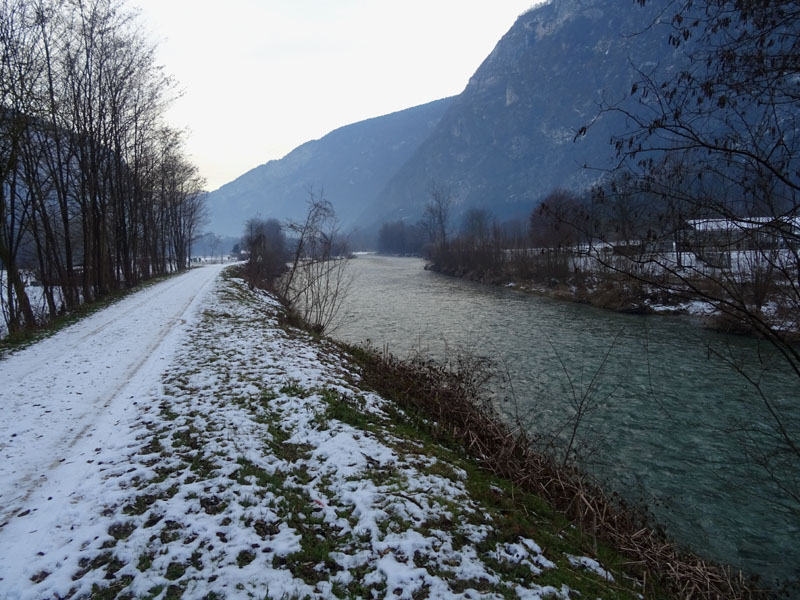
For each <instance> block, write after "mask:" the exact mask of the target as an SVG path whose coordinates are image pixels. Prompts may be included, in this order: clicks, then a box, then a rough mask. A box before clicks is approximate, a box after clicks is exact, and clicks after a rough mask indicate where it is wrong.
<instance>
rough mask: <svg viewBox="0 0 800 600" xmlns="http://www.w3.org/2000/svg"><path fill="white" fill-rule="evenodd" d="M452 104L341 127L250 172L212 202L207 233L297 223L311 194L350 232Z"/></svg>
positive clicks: (215, 195)
mask: <svg viewBox="0 0 800 600" xmlns="http://www.w3.org/2000/svg"><path fill="white" fill-rule="evenodd" d="M450 102H451V99H443V100H437V101H435V102H430V103H428V104H423V105H421V106H417V107H414V108H409V109H407V110H403V111H400V112H396V113H392V114H390V115H386V116H382V117H376V118H374V119H368V120H366V121H361V122H359V123H355V124H352V125H347V126H345V127H341V128H339V129H336V130H335V131H332V132H331V133H329V134H328V135H326V136H325V137H323V138H321V139H319V140H313V141H310V142H307V143H305V144H303V145H302V146H299V147H298V148H296V149H294V150H293V151H292V152H290V153H289V154H287V155H286V156H285V157H283V158H282V159H280V160H273V161H270V162H268V163H266V164H264V165H261V166H259V167H256V168H255V169H252V170H250V171H248V172H247V173H245V174H244V175H242V176H240V177H238V178H237V179H235V180H234V181H232V182H230V183H227V184H225V185H224V186H222V187H221V188H219V189H218V190H216V191H214V192H211V193H209V194H208V196H207V206H208V212H209V229H210V230H211V231H213V232H214V233H217V234H221V235H234V236H239V235H241V233H242V230H243V227H244V222H245V220H247V219H248V218H250V217H253V216H255V215H256V214H260V215H261V217H263V218H270V217H275V218H278V219H285V218H294V219H297V218H299V217H301V216H302V215H303V214H304V213H305V207H306V204H305V202H306V200H307V199H308V189H309V187H313V188H314V190H315V191H317V192H318V191H320V190H322V189H324V193H325V197H326V198H327V199H328V200H330V201H331V203H332V204H333V206H334V208H335V209H336V214H337V216H338V217H339V220H340V222H341V223H342V225H343V226H345V227H347V226H350V225H352V224H353V222H354V220H355V219H356V217H358V216H359V215H361V214H363V212H364V211H365V210H366V208H367V206H369V204H370V203H372V202H373V201H374V200H375V198H376V197H377V195H378V192H379V191H380V190H381V189H382V188H383V187H384V186H385V184H386V182H387V181H388V180H389V178H390V177H391V176H392V175H394V173H395V172H396V171H397V170H398V169H399V168H400V166H401V165H402V164H403V163H404V162H405V161H407V160H408V158H409V157H410V156H411V155H412V154H413V153H414V151H415V150H416V149H417V148H418V147H419V145H420V144H421V143H422V142H423V141H424V140H425V139H426V138H427V137H428V136H429V135H430V133H431V132H432V131H433V129H434V127H435V126H436V124H437V123H438V121H439V119H440V118H441V117H442V115H443V114H444V112H445V110H446V109H447V107H448V106H449V104H450Z"/></svg>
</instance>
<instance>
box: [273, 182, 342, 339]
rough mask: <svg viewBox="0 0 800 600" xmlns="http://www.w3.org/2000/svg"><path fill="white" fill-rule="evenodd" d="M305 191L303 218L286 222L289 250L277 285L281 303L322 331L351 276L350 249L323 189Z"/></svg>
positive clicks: (337, 307)
mask: <svg viewBox="0 0 800 600" xmlns="http://www.w3.org/2000/svg"><path fill="white" fill-rule="evenodd" d="M308 194H309V200H308V210H307V212H306V216H305V219H304V220H303V221H300V222H290V223H288V224H287V226H286V229H287V231H288V232H289V236H290V238H291V239H290V245H291V246H292V247H293V250H292V252H291V259H290V261H289V266H288V268H287V270H286V272H285V273H284V275H283V276H282V277H281V278H280V279H279V280H278V282H277V288H278V293H279V295H280V297H281V298H282V300H283V301H284V303H285V304H287V305H288V306H289V307H290V308H292V309H293V310H296V311H297V312H298V313H299V314H300V316H301V317H302V319H303V321H305V322H306V323H307V324H308V325H310V326H311V328H312V329H313V330H314V331H316V332H319V333H322V332H323V331H326V330H329V329H330V327H331V326H332V325H333V323H334V321H335V319H336V317H337V315H338V313H339V310H340V309H341V306H342V303H343V302H344V300H345V298H346V296H347V294H348V293H349V291H350V287H351V285H352V280H351V278H350V276H349V274H348V272H347V269H346V267H347V261H348V259H349V255H350V251H349V249H348V244H347V240H346V238H344V237H343V236H341V235H340V234H339V232H338V229H337V224H336V214H335V212H334V210H333V206H332V205H331V203H330V202H328V201H327V200H326V199H325V197H324V194H323V192H320V193H319V194H317V193H315V192H314V190H313V189H310V190H309V192H308Z"/></svg>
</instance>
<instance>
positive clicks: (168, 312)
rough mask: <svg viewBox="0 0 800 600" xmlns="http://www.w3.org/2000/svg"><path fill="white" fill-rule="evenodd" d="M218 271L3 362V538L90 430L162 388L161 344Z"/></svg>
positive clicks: (183, 279)
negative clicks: (154, 388) (136, 399)
mask: <svg viewBox="0 0 800 600" xmlns="http://www.w3.org/2000/svg"><path fill="white" fill-rule="evenodd" d="M221 268H222V267H220V266H211V267H204V268H200V269H193V270H191V271H190V272H189V273H186V274H185V275H182V276H180V277H177V278H175V279H174V280H169V281H168V282H164V283H162V284H158V285H155V286H153V287H152V288H148V289H146V290H143V291H142V292H140V293H138V294H136V295H135V296H132V297H131V298H128V299H125V300H123V301H121V302H119V303H116V304H114V305H112V306H109V307H108V308H106V309H104V310H102V311H101V312H99V313H97V314H96V315H93V316H91V317H89V318H87V319H85V320H83V321H81V322H80V323H78V324H76V325H75V326H72V327H70V328H67V329H66V330H64V331H61V332H59V333H58V334H56V335H54V336H53V337H51V338H48V339H46V340H43V341H42V342H39V343H38V344H35V345H33V346H31V347H29V348H27V349H25V350H24V351H22V352H19V353H17V354H14V355H12V356H9V357H8V358H6V359H5V360H3V361H0V531H1V530H2V527H3V526H4V525H5V524H6V523H7V522H8V521H9V520H10V519H11V518H13V517H14V515H18V514H20V513H21V512H23V511H24V510H25V504H26V502H27V501H28V500H29V499H30V497H31V495H32V494H33V493H34V492H36V490H38V489H39V488H41V486H42V485H43V484H44V483H45V482H46V481H47V480H48V478H49V476H50V474H51V473H52V471H53V470H54V469H57V468H58V467H59V466H60V465H62V464H65V463H66V464H69V463H71V462H73V461H74V460H76V458H77V457H76V456H75V454H76V452H75V447H76V445H79V442H81V441H83V440H85V439H87V437H89V436H91V433H90V431H91V430H92V428H93V427H96V426H97V425H98V423H100V422H101V421H104V420H106V421H107V420H108V419H111V420H112V423H113V420H114V419H117V420H118V417H120V416H121V415H123V414H124V412H125V410H126V409H127V408H129V407H130V403H127V402H124V400H125V399H126V397H128V396H130V397H135V395H136V393H137V392H138V391H140V390H141V389H142V388H149V387H150V386H152V385H153V384H155V383H158V380H159V375H160V372H161V370H162V369H163V363H164V360H165V359H166V358H168V357H169V355H171V350H172V348H171V347H170V348H162V346H165V340H166V339H167V338H168V337H171V338H177V337H179V334H180V333H181V332H182V328H183V325H184V324H186V323H187V321H189V320H190V319H191V316H192V314H194V311H195V309H196V305H197V304H198V303H199V301H200V300H201V299H202V297H203V296H204V295H205V292H206V291H207V290H208V289H209V288H210V287H211V285H212V282H213V280H214V279H215V277H216V275H217V274H218V273H219V271H220V270H221ZM171 333H175V334H176V335H175V336H170V334H171ZM173 341H174V340H173ZM166 345H167V346H170V344H166ZM76 367H79V369H78V370H76ZM83 369H85V370H83ZM115 401H116V402H115ZM78 454H80V453H78Z"/></svg>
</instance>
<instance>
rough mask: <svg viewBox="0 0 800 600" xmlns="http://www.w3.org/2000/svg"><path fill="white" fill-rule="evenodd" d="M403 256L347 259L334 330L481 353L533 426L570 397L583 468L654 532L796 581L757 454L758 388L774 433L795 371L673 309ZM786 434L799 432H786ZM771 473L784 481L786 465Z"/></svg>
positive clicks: (763, 438)
mask: <svg viewBox="0 0 800 600" xmlns="http://www.w3.org/2000/svg"><path fill="white" fill-rule="evenodd" d="M423 265H424V263H423V262H422V261H421V260H419V259H413V258H394V257H381V256H370V255H366V256H359V257H357V258H356V259H355V260H353V261H351V266H350V267H349V268H350V269H351V272H352V274H353V277H354V284H353V288H352V291H351V293H350V294H349V295H348V297H347V299H346V301H345V304H344V307H343V310H342V322H341V324H340V326H339V327H338V329H336V330H335V331H334V332H333V334H332V335H333V337H336V338H339V339H342V340H344V341H348V342H355V343H359V342H364V341H367V340H369V341H370V342H371V343H373V344H374V345H375V346H377V347H380V348H382V347H384V346H386V347H388V348H389V350H390V351H392V352H393V353H394V354H396V355H398V356H401V357H402V356H404V355H406V354H408V353H410V352H415V351H422V352H424V353H425V354H426V355H429V356H432V357H436V358H444V357H445V356H447V355H448V353H449V354H453V353H455V352H469V353H471V354H476V355H480V356H486V357H488V358H490V359H492V360H493V361H495V362H496V363H497V365H498V368H499V369H500V370H502V371H503V373H506V372H507V374H508V376H509V380H510V385H505V386H503V389H502V390H501V391H498V408H499V410H500V411H501V412H507V413H511V412H513V413H515V414H519V415H521V416H522V418H523V421H524V422H525V423H526V426H527V427H528V428H529V429H530V431H531V432H532V433H533V434H535V435H536V434H538V435H544V436H546V435H549V434H552V432H554V431H557V430H558V429H559V428H562V427H563V426H564V424H565V423H566V422H567V420H568V419H569V417H570V416H571V415H573V414H574V405H575V404H576V403H577V402H579V401H580V400H581V399H584V406H586V407H587V408H588V409H589V410H587V415H586V417H585V418H584V419H583V420H582V421H581V424H580V428H579V430H578V433H579V441H580V442H581V443H582V444H583V446H582V453H583V454H585V455H586V456H587V457H588V460H587V462H586V465H587V468H589V470H590V471H591V472H592V473H593V474H594V475H596V476H597V477H598V478H599V479H601V480H602V481H604V482H605V484H606V486H607V487H608V488H610V489H613V490H615V491H618V492H620V493H621V494H622V495H623V496H624V497H626V498H627V499H629V500H633V501H638V500H641V501H643V502H645V503H646V504H647V506H648V508H649V509H650V510H651V511H652V512H653V514H654V516H655V517H656V519H657V520H658V521H659V522H660V523H661V524H663V526H664V527H665V529H666V531H667V533H668V535H669V536H670V537H671V538H672V539H674V540H675V541H677V542H678V543H681V544H684V545H686V546H687V547H689V548H691V549H692V550H694V551H695V552H697V553H698V554H700V555H701V556H704V557H707V558H710V559H712V560H717V561H721V562H724V563H728V564H731V565H733V566H736V567H739V568H742V569H744V570H745V571H746V572H748V573H751V574H758V575H759V576H761V577H762V578H764V579H765V580H767V581H770V582H775V581H777V580H800V544H798V543H797V542H798V540H800V507H798V506H797V503H796V502H795V503H794V504H793V503H792V502H790V501H787V499H786V496H785V494H784V493H783V492H781V490H780V489H779V488H778V487H777V486H776V485H775V484H774V483H773V482H772V480H771V479H770V478H769V477H768V476H767V474H766V471H765V469H764V468H763V467H762V466H760V465H759V464H757V462H758V455H757V453H755V454H754V453H753V452H748V451H747V448H748V446H747V439H749V440H750V441H751V442H754V444H755V445H754V446H753V447H752V448H750V449H751V450H752V449H753V448H756V449H759V448H760V449H765V448H767V449H768V448H770V444H773V441H772V436H773V433H774V432H773V428H772V427H771V426H772V424H773V423H774V421H773V420H772V419H771V416H770V414H769V412H768V410H767V406H766V404H765V402H764V398H763V397H762V396H761V395H760V394H759V393H758V391H757V390H756V388H755V387H754V386H753V385H752V384H751V383H748V381H747V380H746V378H745V377H744V376H743V375H742V374H741V373H739V372H737V367H738V368H741V369H744V370H745V371H746V373H747V374H748V375H749V376H750V377H751V378H756V379H757V380H758V381H759V382H760V384H761V392H763V394H764V397H766V398H767V399H768V400H769V401H770V403H771V406H772V408H773V409H777V410H779V411H780V416H781V420H782V423H783V425H784V426H785V427H787V428H788V431H789V434H790V435H793V436H798V432H800V410H798V403H800V397H799V394H798V389H797V388H798V386H797V383H798V382H797V379H796V376H793V375H791V374H790V373H788V372H787V370H786V369H785V367H784V364H783V363H782V361H781V359H780V357H779V356H777V355H776V353H775V352H774V351H773V349H772V348H771V347H770V346H769V345H767V344H765V343H764V342H759V341H757V340H755V339H752V338H748V337H740V336H729V335H723V334H719V333H714V332H710V331H707V330H704V329H703V328H702V327H700V326H699V323H697V322H693V321H692V320H691V319H689V318H687V317H664V316H640V315H624V314H618V313H614V312H611V311H606V310H602V309H597V308H593V307H590V306H586V305H581V304H575V303H570V302H563V301H557V300H552V299H549V298H542V297H539V296H534V295H531V294H526V293H523V292H519V291H517V290H514V289H511V288H498V287H492V286H486V285H482V284H478V283H474V282H470V281H465V280H462V279H456V278H450V277H446V276H442V275H439V274H436V273H433V272H430V271H426V270H424V268H423ZM794 439H796V440H797V439H798V437H795V438H794ZM782 468H783V469H784V471H785V472H781V473H780V475H781V477H789V478H792V477H793V478H794V484H795V485H796V484H797V483H798V481H797V477H798V472H800V465H798V464H796V461H794V462H792V461H789V462H787V463H786V464H784V465H783V467H782Z"/></svg>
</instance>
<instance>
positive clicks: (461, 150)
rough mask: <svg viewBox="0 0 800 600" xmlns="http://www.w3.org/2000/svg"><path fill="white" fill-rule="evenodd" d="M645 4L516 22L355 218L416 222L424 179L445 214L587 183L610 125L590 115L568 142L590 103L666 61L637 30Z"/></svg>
mask: <svg viewBox="0 0 800 600" xmlns="http://www.w3.org/2000/svg"><path fill="white" fill-rule="evenodd" d="M656 4H659V3H648V7H647V8H645V9H642V8H640V7H639V6H638V5H636V4H633V3H631V2H620V1H619V0H553V1H552V2H550V3H549V4H545V5H542V6H540V7H538V8H535V9H533V10H531V11H529V12H528V13H525V14H524V15H522V16H520V17H519V18H518V20H517V22H516V23H515V24H514V26H513V27H512V28H511V29H510V31H509V32H508V33H507V34H506V35H505V36H504V37H503V38H502V39H501V40H500V42H499V43H498V44H497V46H496V47H495V49H494V51H493V52H492V53H491V55H489V57H488V58H487V59H486V60H485V61H484V62H483V64H482V65H481V66H480V68H479V69H478V70H477V72H476V73H475V75H474V76H473V77H472V78H471V80H470V81H469V84H468V85H467V87H466V89H465V90H464V92H463V93H462V94H461V95H460V96H458V97H457V98H456V99H455V100H454V101H453V102H452V104H451V105H450V107H449V109H448V111H447V113H446V114H445V115H444V116H443V117H442V119H441V121H440V122H439V124H438V125H437V127H436V129H435V131H434V132H433V133H432V134H431V136H430V137H429V138H428V139H427V140H426V141H425V142H424V143H423V144H422V145H421V146H420V148H419V150H417V152H416V153H415V154H414V156H412V157H411V158H410V159H409V160H408V162H406V163H405V164H404V165H403V167H402V168H401V169H400V170H399V171H398V173H397V174H396V175H395V176H394V177H393V178H392V180H391V181H390V182H389V183H388V184H387V186H386V188H385V189H384V190H383V191H382V192H381V194H380V195H379V197H378V198H377V199H376V202H375V203H374V204H373V205H372V206H370V207H369V208H368V209H367V210H366V211H365V212H364V213H362V215H361V222H363V223H364V224H378V223H380V222H382V221H385V220H390V219H396V218H402V217H407V218H409V219H412V220H414V219H416V218H418V217H419V215H420V214H421V212H422V207H423V206H424V204H425V202H426V199H427V196H428V194H427V190H428V189H429V187H430V185H431V182H436V183H437V185H438V186H439V187H443V188H448V189H449V190H450V192H451V193H452V196H453V199H454V201H455V211H454V213H455V214H454V216H455V217H457V216H458V213H459V212H462V211H463V210H465V209H466V208H469V207H472V206H481V207H487V208H491V209H492V210H493V211H494V213H495V214H497V215H499V216H501V217H503V216H509V215H513V214H520V213H524V212H527V211H529V210H530V208H531V207H532V206H534V205H535V203H536V202H537V200H539V199H541V198H542V197H543V196H544V195H546V194H547V193H548V192H549V191H551V190H552V189H554V188H556V187H564V188H573V189H582V188H585V187H586V186H588V185H589V184H591V183H592V182H593V181H596V180H597V179H598V178H599V177H600V176H601V175H602V171H600V170H598V168H600V169H602V168H605V167H608V166H609V165H610V164H612V162H613V156H612V153H613V149H612V148H611V147H610V145H609V135H610V132H611V131H612V130H613V129H614V128H616V127H618V126H619V125H620V119H619V118H612V117H610V116H609V115H606V116H604V117H603V118H600V119H599V120H598V121H597V122H596V123H595V124H594V125H593V127H592V128H591V129H590V130H589V133H588V135H587V136H586V137H584V138H581V139H578V140H577V141H573V139H574V137H575V133H576V132H577V131H578V130H579V129H580V127H581V126H583V125H586V124H588V123H589V122H591V121H592V120H593V119H594V118H595V117H596V116H597V113H598V110H599V108H598V107H599V105H600V104H601V102H603V101H606V102H610V101H618V100H620V99H622V98H624V97H625V96H626V95H628V94H629V93H630V89H631V84H632V82H633V81H634V80H635V78H636V69H641V70H645V71H649V70H651V69H653V68H656V65H658V64H659V63H663V64H672V63H673V62H674V61H675V60H676V56H673V55H672V54H671V51H670V48H669V46H668V45H667V43H666V36H665V34H664V32H663V31H659V29H660V27H654V28H651V29H650V30H647V29H648V26H649V25H651V24H652V23H653V22H654V20H655V19H657V17H658V14H657V12H656V11H657V10H658V9H659V7H654V5H656ZM645 30H647V31H646V32H645ZM641 32H645V33H641ZM637 34H638V35H637ZM584 165H589V166H590V167H594V168H590V169H585V168H584Z"/></svg>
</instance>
